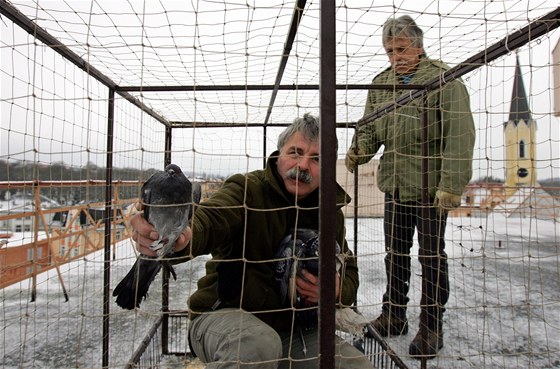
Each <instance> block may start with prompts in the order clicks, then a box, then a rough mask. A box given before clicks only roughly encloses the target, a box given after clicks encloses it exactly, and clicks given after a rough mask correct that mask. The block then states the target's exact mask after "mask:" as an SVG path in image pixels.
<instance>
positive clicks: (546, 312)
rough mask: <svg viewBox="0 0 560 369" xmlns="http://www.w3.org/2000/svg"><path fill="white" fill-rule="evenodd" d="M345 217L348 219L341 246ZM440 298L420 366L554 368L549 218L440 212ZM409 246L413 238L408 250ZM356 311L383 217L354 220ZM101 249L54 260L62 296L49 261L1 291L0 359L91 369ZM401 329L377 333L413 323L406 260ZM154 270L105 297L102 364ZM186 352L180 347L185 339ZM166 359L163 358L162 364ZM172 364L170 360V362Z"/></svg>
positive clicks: (119, 272) (133, 332)
mask: <svg viewBox="0 0 560 369" xmlns="http://www.w3.org/2000/svg"><path fill="white" fill-rule="evenodd" d="M352 224H353V221H352V220H351V219H348V221H347V227H348V236H349V237H348V240H349V243H350V245H351V247H352V245H353V240H352V234H353V232H352V230H351V227H352ZM446 236H447V237H446V238H447V247H446V250H447V252H448V255H449V264H450V280H451V297H450V300H449V303H448V304H447V312H446V314H445V319H444V332H445V347H444V349H443V350H442V351H441V352H440V355H439V356H438V357H437V358H436V359H434V360H431V361H429V362H428V368H475V367H476V368H478V369H483V368H508V369H509V368H523V369H525V368H560V313H559V312H560V246H559V245H560V226H559V225H558V223H553V222H551V221H538V220H535V219H529V218H509V219H506V218H504V217H503V216H501V215H497V216H492V217H489V218H451V219H450V220H449V224H448V228H447V235H446ZM416 252H417V248H416V247H415V249H414V253H416ZM358 255H359V263H360V278H361V286H360V293H359V308H360V310H361V311H362V313H363V314H364V315H365V316H367V317H368V318H371V319H373V318H375V317H376V316H377V314H378V313H379V311H380V302H381V296H382V294H383V290H384V288H385V271H384V266H383V257H384V246H383V233H382V220H381V219H378V218H373V219H360V220H359V233H358ZM134 257H135V255H134V251H133V246H132V244H131V241H123V243H122V244H121V245H119V246H118V247H117V248H116V250H115V254H114V255H113V254H111V261H110V272H111V286H112V287H114V286H115V285H116V283H118V281H120V279H121V278H122V277H123V276H124V274H125V273H126V272H127V271H128V269H129V268H130V266H131V265H132V263H133V261H134ZM206 259H207V258H205V257H201V258H197V259H195V260H194V261H191V262H188V263H184V264H181V265H178V266H177V267H176V270H177V274H178V280H177V281H171V296H170V298H171V302H170V308H171V309H185V308H186V300H187V297H188V296H189V295H190V294H191V293H192V292H193V290H194V288H196V280H197V279H198V278H199V277H200V276H201V275H202V274H203V272H204V261H205V260H206ZM104 264H105V263H104V261H103V252H97V253H95V254H91V255H89V256H87V257H86V258H84V259H82V260H80V261H77V262H73V263H69V264H67V265H64V266H62V267H61V270H60V275H61V276H62V280H63V281H64V285H65V287H66V289H67V291H68V294H69V296H70V300H69V301H68V302H65V300H64V295H63V292H62V288H61V283H60V280H59V277H58V274H57V273H56V270H51V271H49V272H46V273H43V274H41V275H40V277H39V279H38V283H37V299H36V301H35V302H30V296H31V282H30V281H25V282H22V283H20V284H17V285H14V286H10V287H8V288H6V289H4V290H2V291H1V292H0V293H1V301H2V307H1V314H2V316H1V319H2V327H3V328H2V335H1V340H2V343H1V345H0V357H2V366H1V368H5V369H12V368H101V367H102V360H101V357H102V355H101V352H102V334H103V330H102V322H103V320H102V319H103V304H102V296H103V267H104ZM413 265H414V271H413V278H412V281H411V291H410V295H409V297H411V302H410V305H409V319H410V323H411V329H410V331H409V333H408V335H406V336H403V337H396V338H390V339H388V342H389V344H390V345H391V347H392V348H393V349H394V350H395V351H396V352H397V354H398V355H399V356H400V357H401V358H402V359H403V360H404V362H405V363H406V364H407V365H408V366H409V367H410V368H420V363H419V362H418V361H415V360H411V359H409V358H408V357H407V352H408V345H409V343H410V341H411V340H412V338H413V337H414V335H415V333H416V330H415V327H416V326H417V324H418V312H419V309H418V303H419V299H420V277H419V274H420V267H419V264H418V262H417V258H414V264H413ZM160 285H161V280H160V279H159V278H158V279H156V281H155V282H154V283H153V285H152V289H151V294H150V296H149V298H148V299H147V300H146V301H144V302H143V304H142V306H141V308H140V309H137V310H134V311H125V310H121V309H120V308H119V307H118V306H116V305H115V304H111V305H110V314H111V315H110V330H109V337H110V340H109V350H110V355H109V357H110V367H111V368H123V367H124V366H125V365H126V362H127V360H128V359H129V358H130V357H131V355H132V353H133V352H134V350H135V349H136V348H137V346H138V344H139V342H140V341H141V340H142V339H143V337H144V335H145V334H146V332H147V330H148V328H149V327H151V325H152V323H153V322H154V321H155V320H156V319H157V318H158V316H159V311H160V294H159V291H160ZM185 350H186V348H185ZM165 367H170V365H169V364H166V365H165ZM178 367H180V366H178Z"/></svg>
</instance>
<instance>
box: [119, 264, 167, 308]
mask: <svg viewBox="0 0 560 369" xmlns="http://www.w3.org/2000/svg"><path fill="white" fill-rule="evenodd" d="M161 267H162V263H161V262H160V261H157V260H156V259H147V258H146V257H145V256H142V257H139V258H138V259H136V262H135V263H134V265H133V266H132V268H131V269H130V271H129V272H128V274H127V275H126V276H125V277H124V278H123V280H122V281H120V283H119V284H118V285H117V287H115V290H114V291H113V296H116V297H117V299H116V302H117V305H119V306H120V307H121V308H123V309H128V310H132V309H134V308H137V307H140V303H141V302H142V300H143V299H145V298H146V296H147V295H148V289H149V288H150V284H152V282H153V281H154V278H155V277H156V275H157V274H158V273H159V271H160V270H161ZM166 267H167V266H166ZM169 267H171V266H170V265H169ZM172 273H173V274H174V271H173V272H172Z"/></svg>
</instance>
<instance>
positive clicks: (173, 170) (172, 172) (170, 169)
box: [165, 164, 182, 176]
mask: <svg viewBox="0 0 560 369" xmlns="http://www.w3.org/2000/svg"><path fill="white" fill-rule="evenodd" d="M165 171H166V172H167V174H168V175H169V176H178V175H180V174H181V173H182V172H181V168H179V166H178V165H176V164H169V165H167V166H166V167H165Z"/></svg>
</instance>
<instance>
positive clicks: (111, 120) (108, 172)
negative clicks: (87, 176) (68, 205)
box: [102, 89, 115, 368]
mask: <svg viewBox="0 0 560 369" xmlns="http://www.w3.org/2000/svg"><path fill="white" fill-rule="evenodd" d="M107 105H108V112H107V157H106V160H107V161H106V165H107V167H106V169H105V186H106V187H105V213H104V216H103V217H104V221H105V233H104V236H105V248H104V252H103V260H104V264H103V340H102V346H103V350H102V362H103V368H108V367H109V325H110V321H109V314H110V303H111V295H110V293H111V292H110V290H111V265H110V263H111V222H112V221H113V213H112V211H111V208H112V202H113V199H112V197H113V187H112V182H113V131H114V125H115V91H114V90H113V89H109V101H108V104H107Z"/></svg>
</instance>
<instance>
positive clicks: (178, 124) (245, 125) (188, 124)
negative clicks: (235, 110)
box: [170, 121, 356, 128]
mask: <svg viewBox="0 0 560 369" xmlns="http://www.w3.org/2000/svg"><path fill="white" fill-rule="evenodd" d="M170 123H171V126H172V127H173V128H231V127H241V128H249V127H265V128H266V127H287V126H289V125H290V124H291V123H274V124H269V125H266V126H265V125H264V124H263V123H227V122H216V123H208V122H181V121H172V122H170ZM355 126H356V122H338V123H336V127H337V128H354V127H355Z"/></svg>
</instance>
